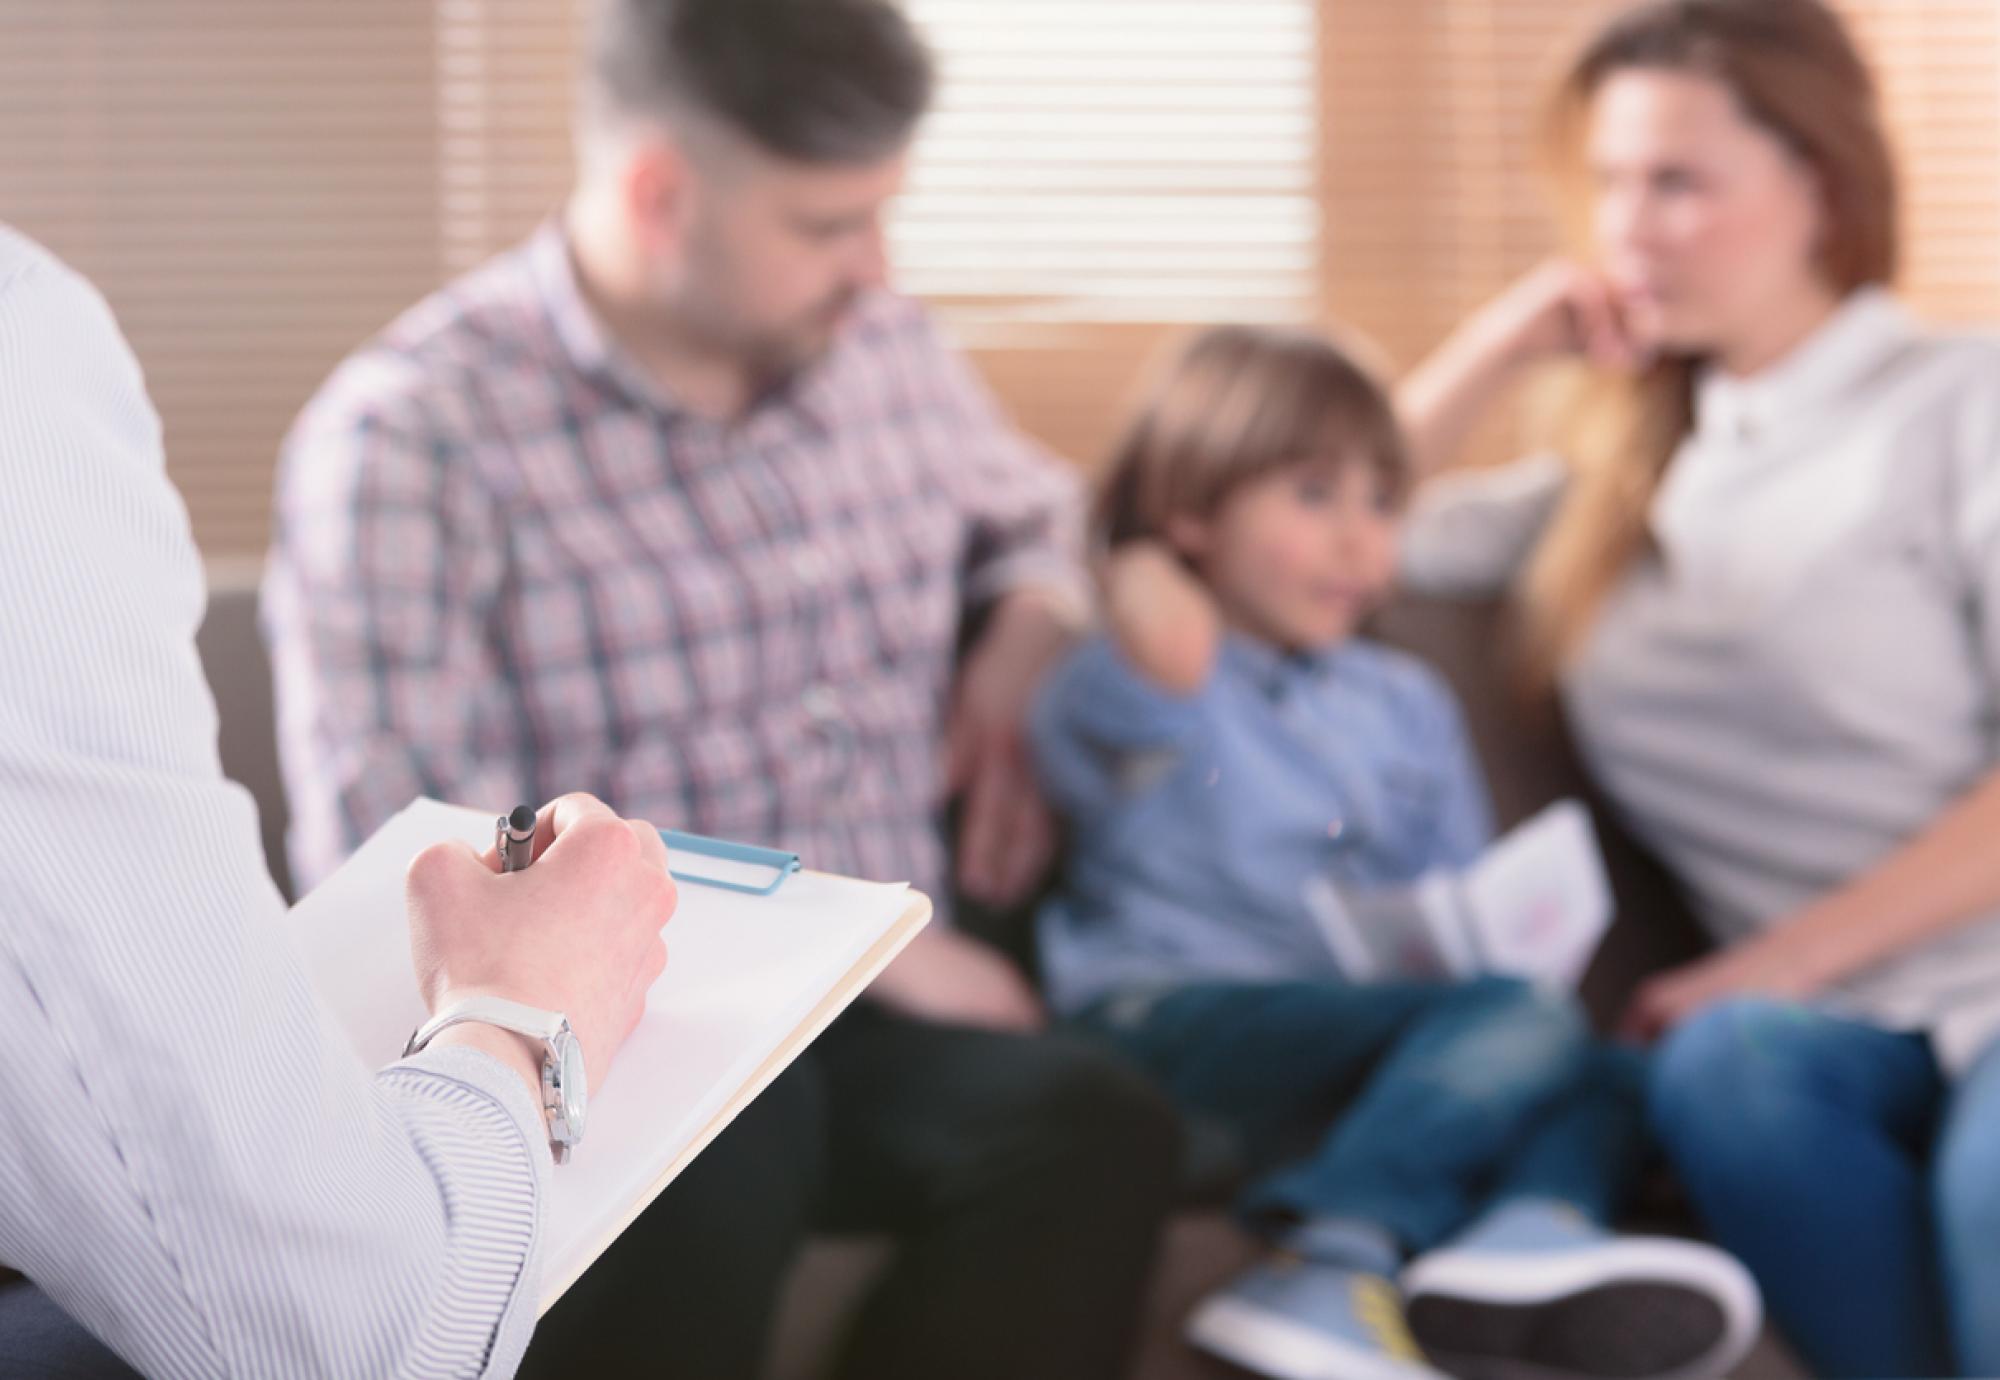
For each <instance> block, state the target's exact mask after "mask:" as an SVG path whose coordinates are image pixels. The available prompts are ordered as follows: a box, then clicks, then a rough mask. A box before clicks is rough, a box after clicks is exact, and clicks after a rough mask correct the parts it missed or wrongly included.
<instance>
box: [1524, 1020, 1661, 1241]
mask: <svg viewBox="0 0 2000 1380" xmlns="http://www.w3.org/2000/svg"><path fill="white" fill-rule="evenodd" d="M1646 1151H1647V1137H1646V1056H1645V1055H1644V1054H1643V1053H1641V1052H1640V1051H1639V1050H1636V1049H1633V1048H1630V1047H1629V1046H1624V1045H1610V1044H1600V1045H1596V1046H1594V1047H1593V1048H1592V1049H1591V1051H1590V1054H1589V1058H1588V1062H1587V1063H1586V1064H1585V1066H1584V1072H1583V1076H1582V1077H1581V1078H1579V1079H1578V1080H1577V1083H1576V1086H1575V1087H1573V1088H1572V1089H1571V1090H1570V1091H1569V1092H1568V1093H1567V1094H1566V1095H1565V1096H1564V1097H1563V1098H1562V1099H1561V1100H1560V1101H1558V1102H1556V1103H1555V1104H1554V1105H1552V1106H1551V1107H1549V1108H1548V1110H1547V1111H1546V1112H1545V1113H1544V1114H1543V1116H1542V1118H1541V1120H1540V1121H1539V1123H1538V1124H1537V1125H1536V1126H1535V1128H1534V1130H1533V1131H1531V1132H1530V1133H1529V1136H1528V1140H1527V1143H1526V1144H1524V1145H1523V1146H1521V1148H1520V1149H1519V1150H1518V1151H1517V1152H1516V1153H1515V1155H1514V1156H1513V1158H1512V1159H1511V1160H1509V1161H1508V1163H1507V1165H1506V1167H1505V1168H1504V1169H1503V1170H1502V1171H1501V1174H1500V1177H1499V1179H1498V1180H1497V1181H1495V1183H1494V1185H1493V1191H1492V1193H1491V1194H1490V1195H1489V1197H1490V1199H1491V1200H1492V1201H1493V1202H1494V1203H1499V1202H1503V1201H1508V1200H1517V1199H1524V1198H1534V1199H1543V1200H1553V1201H1555V1202H1561V1203H1567V1204H1568V1205H1569V1206H1571V1207H1573V1208H1575V1209H1577V1210H1578V1211H1579V1212H1581V1213H1583V1214H1584V1216H1586V1217H1588V1218H1590V1220H1591V1221H1593V1222H1595V1223H1597V1224H1598V1225H1599V1226H1605V1227H1608V1226H1610V1225H1611V1224H1612V1223H1613V1222H1615V1221H1616V1220H1617V1218H1618V1214H1619V1212H1620V1211H1621V1210H1623V1208H1624V1206H1625V1203H1626V1200H1627V1199H1628V1198H1629V1197H1630V1196H1631V1193H1632V1189H1633V1186H1634V1185H1635V1184H1636V1183H1637V1182H1638V1178H1639V1171H1640V1170H1641V1169H1643V1168H1644V1167H1645V1162H1646Z"/></svg>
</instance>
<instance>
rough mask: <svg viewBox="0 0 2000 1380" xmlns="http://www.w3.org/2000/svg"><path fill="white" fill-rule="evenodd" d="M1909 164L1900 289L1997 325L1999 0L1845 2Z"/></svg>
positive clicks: (1922, 304)
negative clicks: (1864, 44) (1901, 283)
mask: <svg viewBox="0 0 2000 1380" xmlns="http://www.w3.org/2000/svg"><path fill="white" fill-rule="evenodd" d="M1841 8H1842V9H1843V10H1844V11H1845V12H1846V13H1847V14H1848V16H1849V17H1850V20H1851V22H1852V23H1853V25H1854V28H1855V31H1856V33H1857V34H1858V35H1859V36H1860V37H1861V38H1862V39H1863V40H1864V41H1865V42H1866V45H1867V49H1868V53H1869V56H1870V58H1871V59H1872V60H1873V63H1874V65H1875V68H1876V71H1877V74H1878V77H1879V80H1880V82H1881V85H1882V90H1883V103H1884V106H1885V107H1886V109H1887V112H1888V118H1889V125H1890V130H1891V134H1892V136H1893V137H1894V139H1895V142H1896V147H1897V153H1898V156H1899V159H1900V166H1901V171H1902V174H1903V197H1902V200H1903V211H1904V220H1903V228H1904V232H1905V254H1904V265H1903V287H1904V290H1905V291H1906V293H1907V294H1908V295H1909V297H1910V299H1911V300H1912V301H1913V302H1914V303H1916V305H1917V306H1918V307H1919V308H1921V309H1922V310H1923V312H1924V314H1925V315H1927V316H1931V317H1934V318H1936V319H1939V320H1949V321H1959V322H1977V323H1981V324H1988V325H1991V324H1995V323H2000V4H1997V3H1995V0H1925V2H1924V3H1911V0H1845V2H1844V3H1843V4H1842V6H1841Z"/></svg>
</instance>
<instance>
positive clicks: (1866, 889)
mask: <svg viewBox="0 0 2000 1380" xmlns="http://www.w3.org/2000/svg"><path fill="white" fill-rule="evenodd" d="M1996 836H2000V773H1996V774H1993V775H1990V776H1988V777H1987V778H1986V779H1985V780H1984V781H1982V782H1981V783H1980V784H1979V785H1978V786H1976V787H1975V788H1974V789H1973V790H1972V791H1971V792H1969V793H1968V794H1967V795H1965V796H1964V797H1963V798H1962V799H1960V800H1959V801H1958V802H1957V803H1956V804H1954V805H1953V806H1951V807H1950V808H1949V809H1947V810H1946V811H1945V812H1944V813H1943V814H1942V815H1940V816H1939V817H1938V818H1937V819H1936V820H1935V821H1934V822H1933V823H1932V824H1931V826H1930V827H1929V828H1928V829H1926V830H1924V831H1923V832H1922V833H1920V834H1919V835H1918V836H1917V837H1916V838H1915V839H1913V840H1911V841H1910V842H1909V843H1908V844H1906V845H1904V846H1903V847H1902V848H1901V849H1899V850H1897V851H1896V852H1895V853H1892V854H1891V855H1890V856H1889V857H1888V858H1886V859H1884V860H1883V861H1882V862H1880V863H1879V864H1877V865H1876V866H1874V867H1872V868H1870V869H1869V870H1868V871H1866V872H1864V873H1862V874H1861V875H1860V876H1859V877H1857V878H1855V879H1854V880H1853V881H1852V882H1850V883H1848V884H1847V885H1845V886H1843V887H1840V888H1839V889H1837V890H1835V891H1833V892H1831V893H1829V894H1828V895H1826V896H1824V897H1822V898H1821V899H1820V900H1819V901H1817V902H1815V903H1814V904H1813V905H1811V906H1809V907H1807V908H1806V909H1805V910H1804V911H1802V912H1801V913H1800V914H1798V915H1797V916H1796V917H1794V918H1793V919H1792V920H1790V921H1789V922H1787V923H1786V924H1784V925H1782V926H1781V927H1779V928H1778V929H1775V930H1773V931H1771V932H1770V933H1769V934H1767V935H1765V936H1763V937H1762V938H1760V939H1756V940H1753V941H1750V942H1752V943H1754V944H1758V945H1765V946H1770V947H1769V950H1768V952H1769V953H1770V954H1772V955H1775V956H1776V957H1777V958H1778V959H1780V960H1781V961H1782V962H1783V963H1784V964H1785V965H1786V966H1787V967H1789V968H1790V969H1791V970H1792V971H1793V972H1795V973H1796V975H1797V977H1798V978H1799V979H1800V980H1801V981H1803V982H1804V983H1806V984H1807V985H1808V986H1811V987H1819V986H1823V985H1826V984H1828V983H1833V982H1838V981H1840V980H1842V979H1843V978H1847V977H1851V976H1853V975H1854V974H1856V973H1860V972H1862V971H1865V970H1866V969H1868V968H1870V967H1872V966H1874V965H1875V964H1877V963H1880V962H1882V961H1883V960H1885V959H1888V958H1891V957H1893V956H1895V955H1896V954H1899V953H1902V952H1904V951H1905V950H1908V949H1912V948H1915V947H1916V946H1918V945H1919V944H1922V943H1924V942H1925V941H1926V940H1930V939H1934V938H1937V937H1938V936H1940V935H1944V934H1948V933H1950V932H1951V931H1953V930H1956V929H1958V928H1960V927H1961V926H1964V925H1967V924H1970V923H1972V922H1973V921H1975V920H1979V919H1982V918H1984V917H1986V916H1989V915H1991V914H1993V913H1994V912H1995V911H1996V910H2000V850H1996V849H1995V848H1994V847H1993V840H1994V838H1995V837H1996Z"/></svg>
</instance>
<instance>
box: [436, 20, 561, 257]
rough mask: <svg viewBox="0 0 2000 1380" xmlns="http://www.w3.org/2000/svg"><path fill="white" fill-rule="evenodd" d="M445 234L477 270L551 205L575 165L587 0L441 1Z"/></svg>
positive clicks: (450, 247)
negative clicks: (575, 111)
mask: <svg viewBox="0 0 2000 1380" xmlns="http://www.w3.org/2000/svg"><path fill="white" fill-rule="evenodd" d="M435 4H436V12H437V53H438V84H437V110H438V125H439V130H440V139H441V142H440V155H441V162H440V167H439V212H440V216H439V234H440V236H441V238H442V244H443V252H444V258H445V262H446V264H447V265H448V266H449V267H450V268H451V269H453V270H454V271H458V270H463V269H467V268H471V267H472V266H473V265H475V264H478V263H479V262H481V261H482V260H484V259H486V258H488V257H490V256H491V255H493V254H495V253H498V252H499V251H500V250H502V249H504V248H506V247H507V246H509V245H511V244H514V243H515V242H516V241H518V240H520V239H521V238H522V237H523V236H525V235H527V234H528V233H529V232H530V231H531V230H532V229H533V228H534V227H535V225H536V224H537V223H538V222H539V221H541V220H542V219H543V218H544V217H545V216H547V215H548V214H549V213H550V212H551V211H553V210H554V209H555V207H556V205H557V204H558V203H559V202H560V201H561V199H562V196H563V193H564V191H565V190H566V188H567V187H568V185H569V182H570V177H571V173H572V170H573V167H574V159H573V147H574V146H573V144H572V141H571V134H570V128H571V118H570V117H571V113H572V107H573V104H574V97H575V91H576V77H577V63H578V61H579V60H580V56H581V53H582V50H583V46H584V35H585V32H586V30H587V28H588V24H589V16H590V13H591V10H592V9H593V6H592V5H591V4H590V3H589V0H435Z"/></svg>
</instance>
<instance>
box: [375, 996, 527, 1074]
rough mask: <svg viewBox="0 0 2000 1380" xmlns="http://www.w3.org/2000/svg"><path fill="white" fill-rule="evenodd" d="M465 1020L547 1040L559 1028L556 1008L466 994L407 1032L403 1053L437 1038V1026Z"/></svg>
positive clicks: (408, 1054) (414, 1050)
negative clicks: (411, 1031) (542, 1007)
mask: <svg viewBox="0 0 2000 1380" xmlns="http://www.w3.org/2000/svg"><path fill="white" fill-rule="evenodd" d="M466 1021H477V1022H478V1023H479V1024H481V1025H497V1026H499V1027H500V1028H501V1029H502V1030H511V1031H513V1032H514V1033H515V1034H516V1035H526V1036H527V1037H528V1038H529V1039H531V1040H541V1041H543V1042H544V1043H547V1042H548V1041H550V1040H553V1039H555V1037H556V1033H557V1032H558V1031H560V1030H561V1029H562V1028H563V1015H562V1013H561V1012H560V1011H544V1010H542V1009H541V1008H540V1007H535V1006H529V1005H527V1004H526V1003H524V1002H518V1001H509V1000H507V998H505V997H467V998H466V999H465V1000H464V1001H460V1002H453V1003H452V1004H451V1005H450V1006H447V1007H446V1008H445V1009H444V1010H442V1011H440V1012H438V1013H437V1014H436V1015H435V1016H433V1017H431V1018H430V1019H429V1020H428V1021H425V1022H424V1023H423V1024H422V1025H420V1026H418V1027H417V1030H416V1033H415V1034H413V1035H411V1036H410V1042H409V1044H408V1045H406V1046H405V1047H404V1049H403V1057H404V1058H405V1059H407V1058H409V1057H410V1056H411V1055H412V1054H415V1053H417V1052H418V1051H419V1050H421V1049H423V1048H424V1046H426V1045H428V1044H429V1043H430V1042H431V1041H432V1040H434V1039H436V1038H437V1034H438V1032H439V1031H440V1030H444V1029H446V1028H448V1027H450V1026H454V1025H459V1024H462V1023H464V1022H466Z"/></svg>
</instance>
